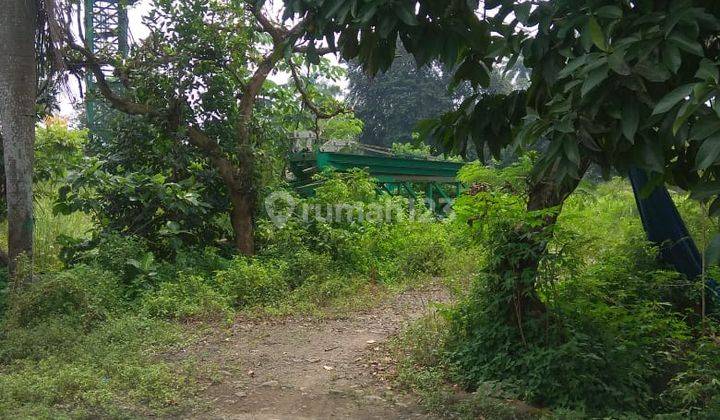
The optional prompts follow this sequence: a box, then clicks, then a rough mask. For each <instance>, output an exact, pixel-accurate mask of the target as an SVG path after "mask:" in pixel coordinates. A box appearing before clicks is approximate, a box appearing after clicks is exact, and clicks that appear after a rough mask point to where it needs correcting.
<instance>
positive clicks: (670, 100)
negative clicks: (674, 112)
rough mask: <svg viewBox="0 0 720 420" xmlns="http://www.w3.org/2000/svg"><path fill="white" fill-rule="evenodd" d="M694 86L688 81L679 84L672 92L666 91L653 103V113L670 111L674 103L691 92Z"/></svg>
mask: <svg viewBox="0 0 720 420" xmlns="http://www.w3.org/2000/svg"><path fill="white" fill-rule="evenodd" d="M694 87H695V84H694V83H690V84H687V85H683V86H680V87H679V88H677V89H675V90H673V91H672V92H670V93H668V94H667V95H665V97H663V98H662V99H660V101H659V102H658V103H657V105H655V109H653V115H657V114H663V113H665V112H668V111H670V110H671V109H672V108H673V107H674V106H675V105H677V104H678V103H679V102H680V101H682V100H684V99H685V98H687V97H688V96H689V95H690V93H692V91H693V88H694Z"/></svg>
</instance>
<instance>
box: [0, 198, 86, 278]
mask: <svg viewBox="0 0 720 420" xmlns="http://www.w3.org/2000/svg"><path fill="white" fill-rule="evenodd" d="M54 191H55V188H54V187H52V186H48V185H43V186H41V187H38V188H37V189H36V197H35V206H34V210H35V234H34V247H35V251H34V252H35V258H34V267H33V268H34V271H35V272H38V273H46V272H51V271H58V270H61V269H63V263H62V261H61V260H60V251H61V249H60V248H61V246H60V242H59V240H58V239H59V238H62V237H63V236H67V237H71V238H75V239H86V238H88V237H89V236H90V231H91V229H92V228H93V221H92V219H91V218H90V216H89V215H87V214H84V213H80V212H76V213H72V214H69V215H62V214H54V213H53V203H54V202H55V194H54ZM7 234H8V225H7V221H3V222H2V223H0V246H1V247H2V248H3V249H4V250H7V243H8V242H7V240H8V237H7Z"/></svg>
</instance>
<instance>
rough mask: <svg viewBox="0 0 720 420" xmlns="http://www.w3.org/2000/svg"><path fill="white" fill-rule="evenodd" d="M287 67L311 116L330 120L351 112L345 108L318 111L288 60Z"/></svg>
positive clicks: (318, 108) (293, 66)
mask: <svg viewBox="0 0 720 420" xmlns="http://www.w3.org/2000/svg"><path fill="white" fill-rule="evenodd" d="M287 63H288V66H289V67H290V73H291V74H292V78H293V80H294V81H295V87H297V90H298V92H300V97H301V98H302V101H303V102H304V103H305V105H307V107H308V108H310V111H312V113H313V114H315V116H316V117H317V118H320V119H325V120H327V119H330V118H333V117H337V116H338V115H341V114H346V113H350V112H351V110H349V109H346V108H338V109H336V110H334V111H332V112H325V111H323V110H321V109H320V107H318V106H317V105H316V104H315V103H314V102H313V101H312V99H310V95H308V93H307V90H305V87H304V86H303V83H302V81H301V80H300V76H298V74H297V69H296V68H295V65H294V64H293V63H291V62H290V60H288V62H287Z"/></svg>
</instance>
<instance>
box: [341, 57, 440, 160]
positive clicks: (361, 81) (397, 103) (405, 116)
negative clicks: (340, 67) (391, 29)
mask: <svg viewBox="0 0 720 420" xmlns="http://www.w3.org/2000/svg"><path fill="white" fill-rule="evenodd" d="M397 53H398V56H397V57H396V58H395V61H394V62H393V64H392V66H391V67H390V68H389V69H388V71H387V72H385V73H383V74H380V75H378V76H376V77H372V76H368V75H366V74H365V73H364V71H363V68H362V66H361V65H360V64H359V63H355V62H351V63H350V66H349V72H348V81H349V84H350V85H349V98H348V99H349V102H350V104H351V106H352V107H353V109H354V110H355V114H356V116H357V117H358V118H359V119H361V120H362V121H363V123H364V128H363V133H362V135H361V136H360V141H361V142H362V143H365V144H373V145H377V146H384V147H390V146H392V142H393V141H395V142H409V141H411V140H412V134H413V131H414V129H415V125H416V123H417V122H418V121H420V120H422V119H425V118H430V117H435V116H438V115H440V114H441V113H443V112H446V111H447V110H449V109H450V108H452V106H453V97H452V95H451V93H450V92H448V89H447V87H448V82H449V78H448V75H447V74H446V72H444V71H443V70H442V69H441V68H440V67H439V66H428V67H423V68H420V69H418V68H417V67H416V66H415V63H414V59H413V57H412V55H410V54H409V53H407V52H406V51H405V50H403V49H402V46H400V47H399V48H398V50H397ZM411 110H412V111H411Z"/></svg>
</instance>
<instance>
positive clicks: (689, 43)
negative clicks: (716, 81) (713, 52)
mask: <svg viewBox="0 0 720 420" xmlns="http://www.w3.org/2000/svg"><path fill="white" fill-rule="evenodd" d="M668 39H669V40H670V41H672V42H673V43H674V44H675V45H676V46H677V47H678V48H680V49H681V50H683V51H687V52H689V53H691V54H695V55H697V56H700V57H704V56H705V50H703V47H702V45H700V43H699V42H697V41H695V40H693V39H690V38H688V37H687V36H685V34H683V33H682V32H678V31H675V32H673V34H672V35H670V37H669V38H668Z"/></svg>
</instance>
